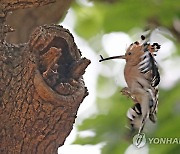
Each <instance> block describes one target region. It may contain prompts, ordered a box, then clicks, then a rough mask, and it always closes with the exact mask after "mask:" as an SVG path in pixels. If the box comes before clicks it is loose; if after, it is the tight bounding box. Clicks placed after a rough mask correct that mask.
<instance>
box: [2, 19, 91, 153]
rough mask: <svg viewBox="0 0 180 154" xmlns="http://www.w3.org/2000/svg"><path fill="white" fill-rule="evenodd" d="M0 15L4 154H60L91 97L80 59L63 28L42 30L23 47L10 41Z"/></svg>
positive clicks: (41, 27)
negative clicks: (83, 106) (84, 101)
mask: <svg viewBox="0 0 180 154" xmlns="http://www.w3.org/2000/svg"><path fill="white" fill-rule="evenodd" d="M9 31H11V27H10V26H7V25H6V24H5V16H1V17H0V153H2V154H5V153H15V154H16V153H17V154H20V153H26V154H28V153H33V154H35V153H38V154H39V153H47V154H54V153H57V149H58V147H59V146H61V145H63V143H64V141H65V139H66V137H67V136H68V135H69V133H70V132H71V130H72V128H73V123H74V121H75V118H76V114H77V110H78V108H79V105H80V104H81V102H82V101H83V99H84V97H85V96H87V95H88V92H87V88H86V87H85V84H84V82H83V78H82V75H83V74H84V72H85V69H86V67H87V66H88V65H89V64H90V60H88V59H86V58H82V57H81V52H80V50H79V49H78V48H77V46H76V44H75V42H74V39H73V36H72V34H71V33H70V32H69V31H68V30H67V29H65V28H63V27H62V26H58V25H44V26H39V27H38V28H36V29H35V31H34V32H33V33H32V34H31V36H30V39H29V41H28V42H27V43H25V44H19V45H13V44H9V43H7V42H6V39H5V38H6V37H5V36H6V33H7V32H9Z"/></svg>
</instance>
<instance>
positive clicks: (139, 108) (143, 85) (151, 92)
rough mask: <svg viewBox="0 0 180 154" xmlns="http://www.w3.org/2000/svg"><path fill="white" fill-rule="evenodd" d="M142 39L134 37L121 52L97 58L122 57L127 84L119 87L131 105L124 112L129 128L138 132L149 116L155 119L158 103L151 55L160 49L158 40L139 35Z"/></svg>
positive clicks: (156, 80)
mask: <svg viewBox="0 0 180 154" xmlns="http://www.w3.org/2000/svg"><path fill="white" fill-rule="evenodd" d="M141 39H142V41H143V42H142V43H140V42H138V41H136V42H134V43H132V44H131V45H130V46H129V47H128V49H127V50H126V53H125V55H121V56H114V57H108V58H103V57H102V56H101V60H99V62H101V61H105V60H110V59H125V60H126V64H125V68H124V77H125V80H126V83H127V87H125V88H123V89H122V90H121V92H122V94H123V95H126V96H128V97H130V98H131V99H132V100H133V102H134V106H133V107H132V108H130V109H129V110H128V112H127V117H128V118H129V120H130V124H131V130H132V131H134V130H138V133H141V132H142V130H143V128H144V125H145V123H146V121H147V119H148V118H149V119H150V120H151V121H152V122H156V113H157V105H158V84H159V82H160V75H159V71H158V66H157V62H156V60H155V58H154V56H156V52H157V51H158V49H160V45H159V44H158V43H153V44H152V45H151V44H150V43H147V42H145V41H144V40H145V37H144V36H143V35H142V36H141Z"/></svg>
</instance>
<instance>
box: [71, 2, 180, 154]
mask: <svg viewBox="0 0 180 154" xmlns="http://www.w3.org/2000/svg"><path fill="white" fill-rule="evenodd" d="M90 2H91V5H90V6H87V5H83V4H82V3H81V2H80V0H79V1H76V2H75V3H74V4H73V7H72V9H73V11H74V12H75V16H76V23H75V28H74V30H75V32H76V33H77V34H78V35H79V36H81V37H82V38H84V39H85V40H86V41H87V42H88V43H89V46H91V47H92V48H93V49H94V51H96V54H100V50H101V54H104V55H105V56H107V53H105V52H102V49H103V47H102V44H101V43H100V41H99V39H100V38H102V36H103V35H104V34H107V33H108V34H109V33H111V32H125V33H127V34H128V35H130V36H132V35H134V29H141V31H147V30H152V31H153V30H154V29H156V28H157V27H161V28H165V29H166V31H168V32H169V33H170V34H171V35H165V34H163V35H164V37H166V38H168V39H170V40H171V41H173V43H174V45H175V46H176V49H175V52H174V54H173V55H171V56H169V57H167V59H171V58H179V56H180V0H147V1H145V0H92V1H90ZM158 56H160V55H158ZM106 65H111V67H113V64H111V63H107V64H106ZM175 67H179V68H180V63H178V64H177V65H176V66H175ZM163 69H166V68H163ZM172 69H173V68H172ZM167 71H168V70H167ZM176 73H177V74H180V69H179V72H176ZM111 81H112V79H111V77H106V76H102V75H99V77H98V82H97V83H98V84H97V87H96V89H97V92H98V91H103V89H104V88H107V87H106V86H107V83H111ZM178 81H180V80H179V79H178V80H177V82H176V84H174V86H172V87H170V88H162V87H160V95H159V106H158V109H159V110H158V122H157V124H156V125H154V126H153V127H152V128H151V126H150V129H147V130H148V131H147V132H146V136H148V137H177V138H180V82H178ZM121 88H122V87H118V86H117V90H116V92H115V93H114V94H113V95H112V96H110V97H108V98H102V97H99V96H98V93H97V97H96V103H97V107H98V114H96V115H94V116H91V117H90V118H88V119H86V120H84V121H83V123H82V124H81V125H79V126H78V130H79V131H85V130H91V131H93V132H95V135H94V136H90V137H82V136H77V138H76V141H75V142H74V143H75V144H82V145H85V144H92V145H95V144H98V143H105V146H103V148H102V154H123V153H124V152H125V150H126V149H127V147H128V146H129V145H130V144H131V143H132V140H131V139H128V137H127V128H126V127H125V126H126V125H127V118H126V112H127V110H128V108H129V107H131V106H132V105H133V104H132V101H131V100H130V99H128V98H126V97H125V96H122V95H121V94H120V92H119V91H120V89H121ZM148 148H149V153H150V154H180V144H168V145H160V144H157V145H156V144H150V145H148ZM132 154H133V153H132Z"/></svg>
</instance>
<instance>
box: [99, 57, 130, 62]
mask: <svg viewBox="0 0 180 154" xmlns="http://www.w3.org/2000/svg"><path fill="white" fill-rule="evenodd" d="M100 57H101V59H100V60H99V62H102V61H105V60H111V59H126V58H125V55H121V56H113V57H108V58H103V56H101V55H100Z"/></svg>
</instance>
